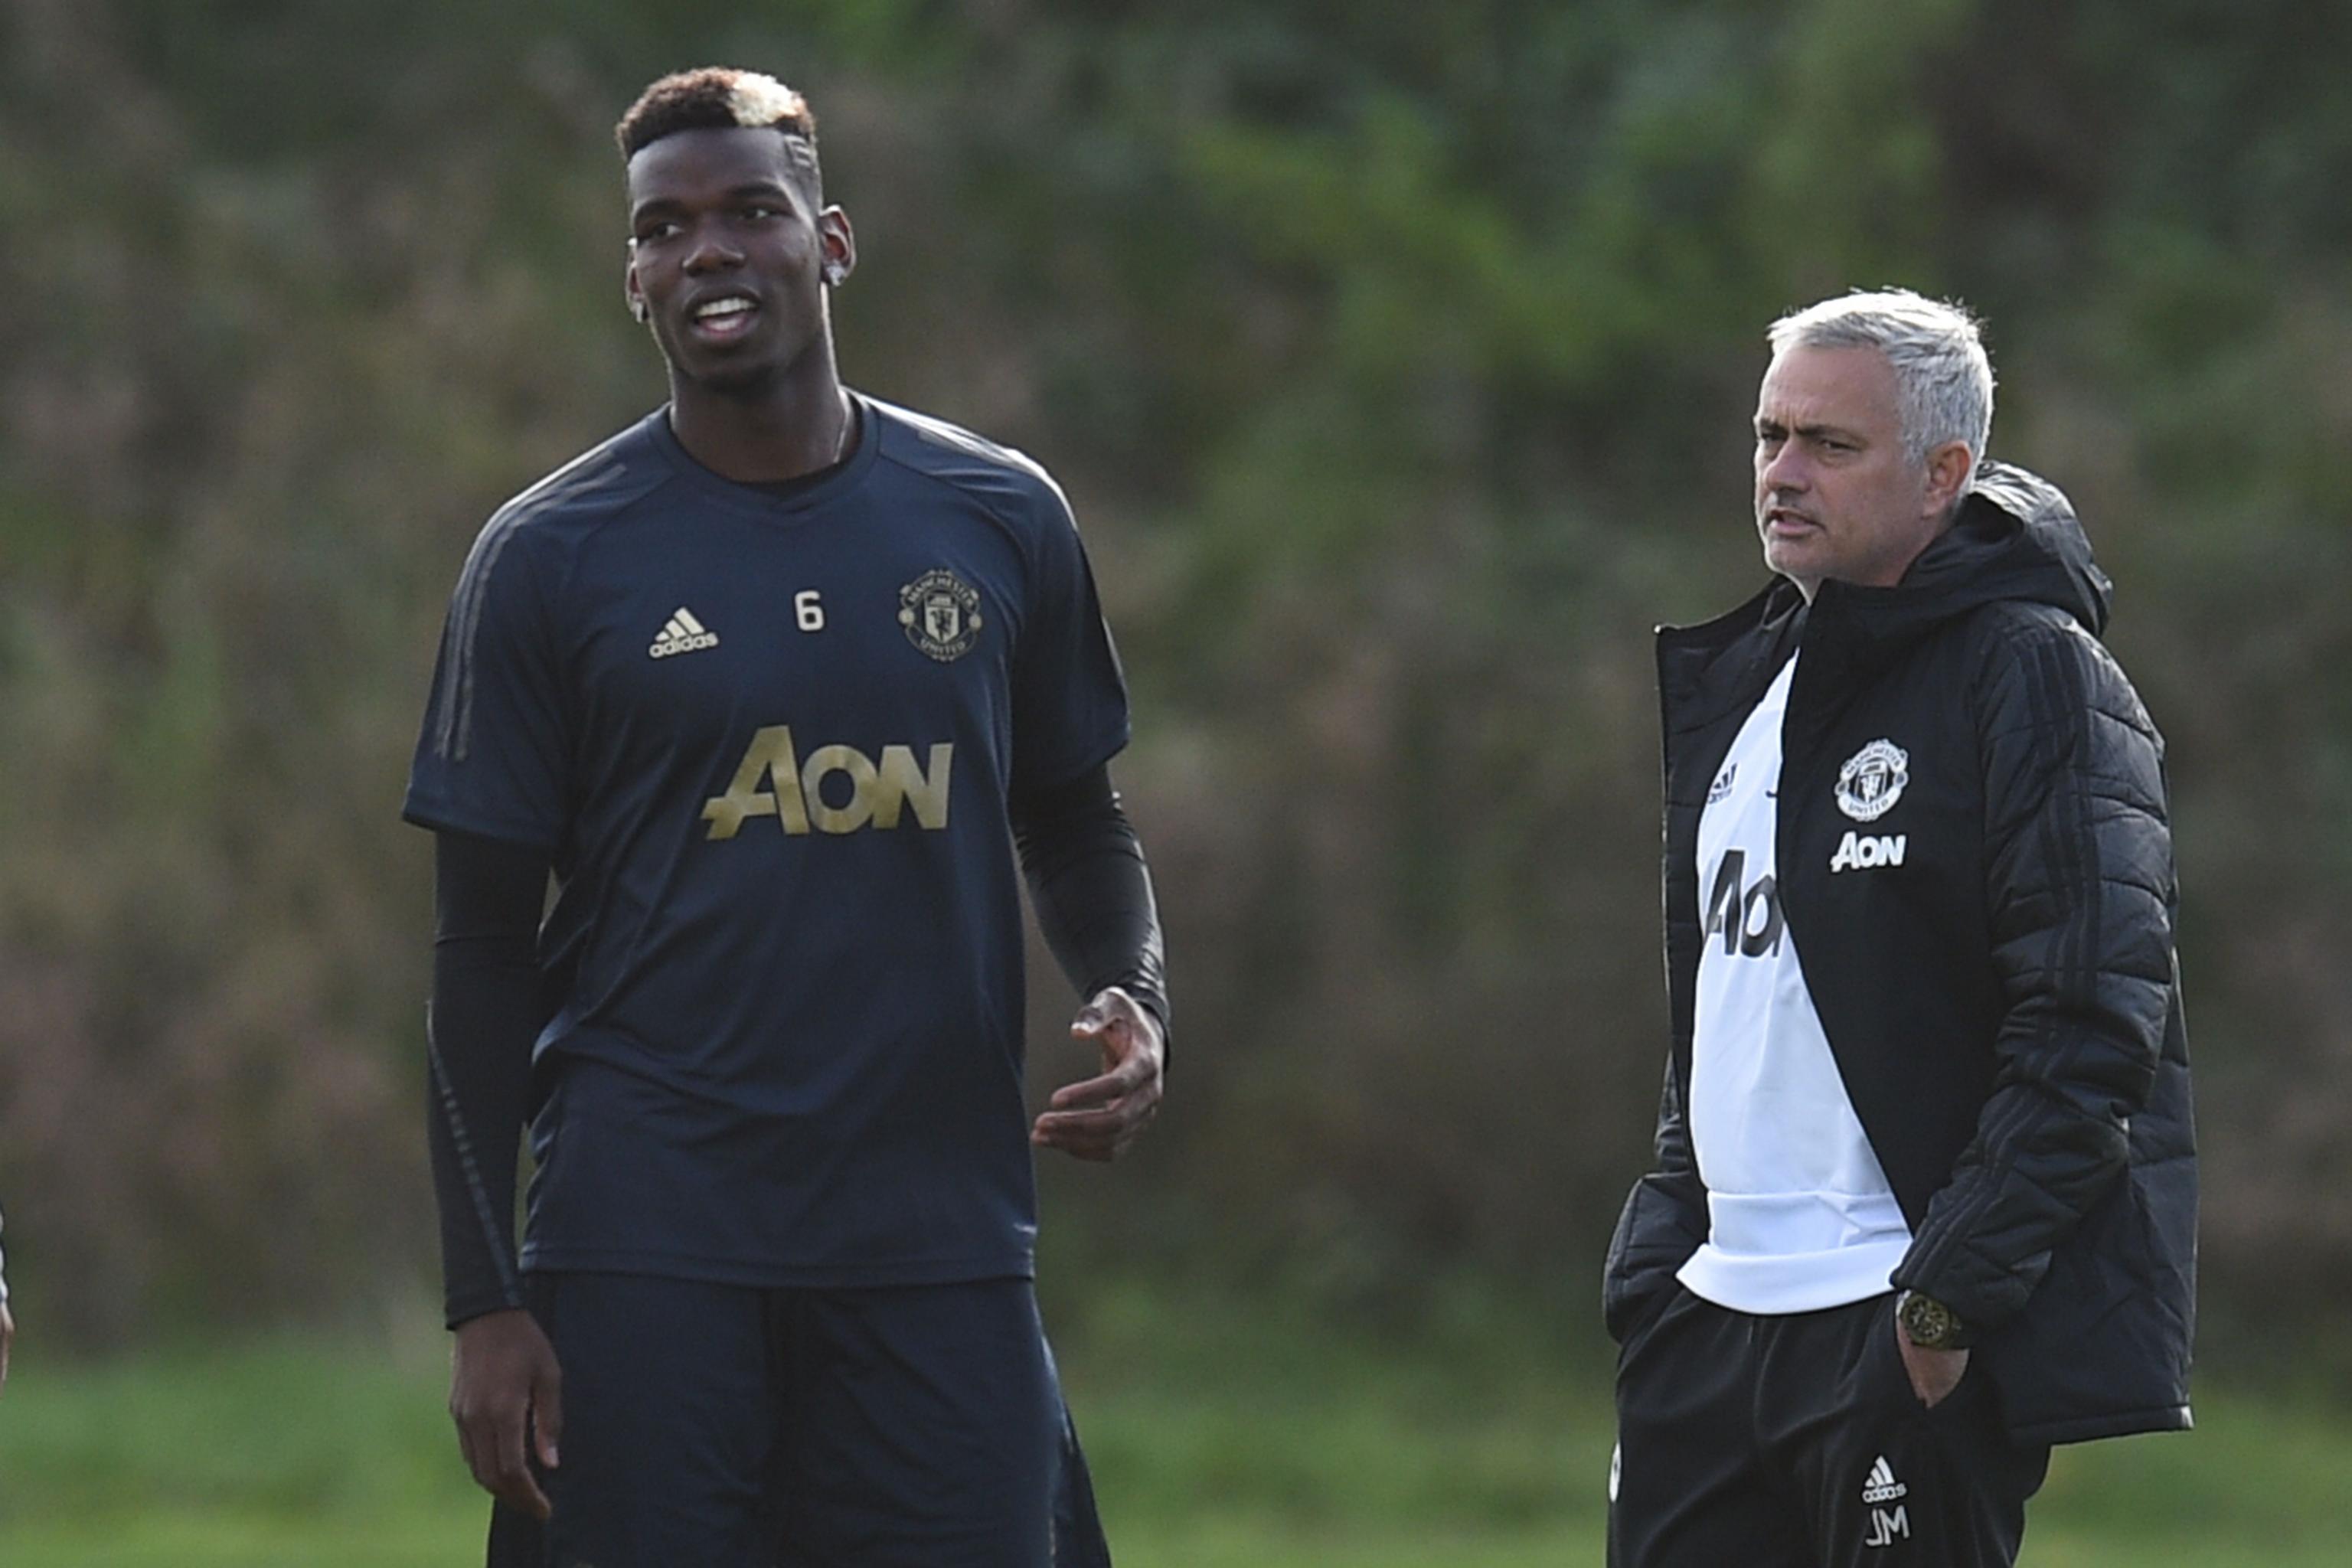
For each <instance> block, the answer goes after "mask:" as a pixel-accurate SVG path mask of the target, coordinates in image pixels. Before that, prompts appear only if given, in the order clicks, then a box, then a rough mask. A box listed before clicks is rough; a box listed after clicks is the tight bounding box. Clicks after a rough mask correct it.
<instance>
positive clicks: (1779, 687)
mask: <svg viewBox="0 0 2352 1568" xmlns="http://www.w3.org/2000/svg"><path fill="white" fill-rule="evenodd" d="M1796 672H1797V661H1796V659H1795V658H1794V657H1791V658H1790V660H1789V662H1788V663H1787V664H1786V665H1785V666H1783V667H1782V668H1781V670H1780V675H1779V676H1778V677H1777V678H1776V679H1774V680H1773V682H1772V684H1771V686H1770V687H1769V689H1766V691H1765V693H1764V696H1763V698H1762V699H1761V700H1759V702H1758V703H1757V704H1756V710H1755V711H1754V712H1753V713H1750V714H1749V715H1748V721H1747V722H1746V723H1744V724H1743V725H1741V726H1740V730H1739V735H1738V739H1737V740H1735V741H1734V742H1732V745H1731V752H1730V754H1729V755H1728V756H1727V757H1726V758H1725V759H1724V763H1723V770H1722V772H1721V773H1717V775H1716V779H1715V783H1714V786H1713V787H1712V788H1711V789H1709V790H1708V792H1707V800H1706V807H1705V809H1704V810H1703V811H1702V812H1701V813H1700V816H1699V826H1698V870H1699V877H1698V921H1699V931H1700V942H1699V961H1698V995H1697V1010H1696V1016H1695V1020H1694V1028H1693V1034H1692V1040H1691V1085H1690V1132H1691V1144H1692V1148H1693V1150H1694V1151H1695V1152H1696V1155H1697V1159H1698V1171H1699V1177H1700V1179H1701V1180H1702V1181H1704V1182H1705V1183H1706V1192H1707V1240H1706V1245H1705V1246H1703V1247H1700V1248H1699V1249H1698V1250H1697V1251H1696V1253H1694V1254H1692V1255H1691V1258H1690V1260H1689V1261H1688V1262H1686V1263H1685V1264H1684V1265H1683V1268H1682V1271H1681V1274H1680V1275H1679V1278H1680V1279H1681V1280H1682V1282H1683V1284H1684V1285H1685V1287H1687V1288H1688V1289H1690V1291H1691V1292H1692V1293H1693V1294H1694V1295H1696V1296H1700V1297H1703V1298H1705V1299H1706V1300H1709V1301H1713V1302H1714V1303H1716V1304H1717V1306H1721V1307H1729V1308H1731V1309H1733V1310H1737V1311H1742V1312H1757V1313H1782V1312H1811V1311H1817V1310H1821V1309H1822V1308H1824V1307H1837V1306H1843V1305H1844V1304H1845V1303H1847V1302H1849V1301H1859V1300H1864V1298H1866V1297H1870V1296H1875V1295H1879V1294H1882V1293H1884V1292H1885V1291H1886V1290H1888V1289H1892V1286H1891V1285H1890V1284H1889V1282H1888V1276H1889V1275H1890V1274H1891V1273H1892V1272H1893V1270H1894V1268H1895V1265H1896V1264H1897V1263H1899V1262H1901V1261H1902V1258H1903V1255H1904V1253H1905V1252H1906V1251H1907V1250H1909V1248H1910V1246H1911V1231H1910V1227H1909V1226H1908V1225H1906V1223H1905V1221H1904V1218H1903V1211H1902V1209H1901V1207H1900V1206H1898V1205H1896V1203H1895V1194H1894V1192H1893V1190H1892V1189H1890V1188H1889V1187H1888V1186H1887V1184H1886V1176H1885V1172H1883V1171H1882V1170H1881V1169H1880V1168H1879V1163H1878V1156H1877V1154H1876V1153H1875V1152H1873V1150H1872V1149H1871V1147H1870V1140H1869V1139H1868V1138H1867V1137H1865V1136H1864V1133H1863V1130H1862V1123H1861V1121H1859V1120H1858V1119H1857V1118H1856V1117H1855V1115H1854V1112H1853V1101H1852V1100H1850V1099H1848V1098H1847V1095H1846V1091H1845V1081H1844V1079H1842V1078H1841V1077H1840V1076H1839V1074H1838V1068H1837V1060H1836V1058H1834V1057H1833V1056H1832V1055H1831V1053H1830V1042H1829V1037H1827V1036H1826V1035H1824V1034H1823V1033H1822V1020H1821V1016H1820V1015H1819V1014H1818V1013H1816V1012H1815V1011H1814V1010H1813V999H1812V994H1811V992H1810V991H1808V990H1807V989H1806V986H1805V973H1804V968H1803V966H1802V965H1801V963H1799V962H1798V958H1797V944H1796V941H1795V939H1794V938H1793V937H1792V936H1791V935H1790V931H1789V928H1788V922H1787V921H1786V920H1785V918H1784V917H1783V914H1782V910H1781V903H1780V876H1779V867H1778V864H1777V859H1778V858H1777V855H1776V852H1775V848H1774V845H1775V839H1776V835H1777V829H1778V827H1779V822H1780V800H1779V795H1780V724H1781V719H1782V716H1783V714H1784V713H1785V712H1786V711H1787V710H1788V706H1789V688H1790V683H1791V682H1792V681H1793V680H1794V679H1795V676H1796Z"/></svg>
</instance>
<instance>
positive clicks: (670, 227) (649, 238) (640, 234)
mask: <svg viewBox="0 0 2352 1568" xmlns="http://www.w3.org/2000/svg"><path fill="white" fill-rule="evenodd" d="M676 233H677V225H676V224H674V223H649V224H647V225H646V226H645V227H643V228H641V229H639V230H637V243H638V244H639V245H651V244H653V243H655V242H656V241H657V240H664V239H667V238H669V237H671V236H673V235H675V234H676Z"/></svg>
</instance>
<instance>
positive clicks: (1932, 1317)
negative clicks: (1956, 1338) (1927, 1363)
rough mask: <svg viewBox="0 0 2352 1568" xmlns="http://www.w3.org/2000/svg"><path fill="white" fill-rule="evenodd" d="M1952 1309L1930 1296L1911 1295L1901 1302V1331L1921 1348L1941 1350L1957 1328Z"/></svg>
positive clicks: (1957, 1321)
mask: <svg viewBox="0 0 2352 1568" xmlns="http://www.w3.org/2000/svg"><path fill="white" fill-rule="evenodd" d="M1959 1326H1960V1325H1959V1320H1958V1319H1957V1318H1955V1317H1953V1316H1952V1310H1951V1309H1950V1308H1949V1307H1947V1306H1945V1305H1944V1304H1943V1303H1942V1302H1941V1301H1938V1300H1936V1299H1935V1298H1933V1297H1931V1296H1916V1295H1915V1296H1912V1297H1910V1298H1908V1299H1907V1300H1905V1301H1904V1303H1903V1331H1904V1332H1905V1333H1906V1334H1908V1335H1910V1336H1911V1342H1912V1343H1913V1344H1915V1345H1917V1346H1919V1347H1920V1348H1921V1349H1923V1350H1942V1349H1944V1348H1945V1346H1946V1345H1947V1344H1948V1342H1950V1340H1951V1338H1952V1336H1953V1334H1954V1333H1955V1332H1956V1331H1958V1329H1959Z"/></svg>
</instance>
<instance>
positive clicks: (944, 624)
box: [898, 567, 981, 664]
mask: <svg viewBox="0 0 2352 1568" xmlns="http://www.w3.org/2000/svg"><path fill="white" fill-rule="evenodd" d="M898 625H899V626H903V627H904V628H906V633H907V640H908V642H910V643H913V644H914V645H915V646H916V647H919V648H920V649H922V650H923V652H924V653H925V654H927V655H929V657H930V658H935V659H938V660H939V661H940V663H941V664H948V663H950V662H952V661H954V660H956V659H959V658H962V657H963V656H964V655H966V654H968V653H970V652H971V645H972V644H974V643H976V642H978V641H979V640H980V627H981V619H980V590H979V589H977V588H975V587H973V586H972V585H971V584H969V583H967V582H965V581H964V580H963V579H962V578H961V577H959V576H957V575H956V574H954V573H952V572H950V571H948V570H947V569H946V568H945V567H940V568H939V569H937V570H934V571H930V572H926V573H924V574H922V575H921V576H919V577H918V578H916V579H915V580H914V581H913V582H911V583H909V584H907V585H906V586H905V587H903V588H901V589H899V590H898Z"/></svg>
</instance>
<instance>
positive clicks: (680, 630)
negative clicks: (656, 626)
mask: <svg viewBox="0 0 2352 1568" xmlns="http://www.w3.org/2000/svg"><path fill="white" fill-rule="evenodd" d="M718 646H719V634H718V633H717V632H714V631H709V630H706V629H705V628H704V626H703V625H702V623H701V622H700V621H698V620H696V619H695V618H694V612H693V611H692V610H689V609H688V608H687V607H686V606H685V605H679V606H678V607H677V614H676V615H674V616H670V618H669V621H668V623H667V625H665V626H663V627H662V629H661V635H660V636H659V637H656V638H654V645H653V647H649V648H647V649H646V653H648V654H650V655H652V656H653V657H654V658H669V657H671V656H672V655H673V654H681V653H697V652H699V651H700V650H701V649H703V648H707V647H718Z"/></svg>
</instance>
